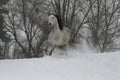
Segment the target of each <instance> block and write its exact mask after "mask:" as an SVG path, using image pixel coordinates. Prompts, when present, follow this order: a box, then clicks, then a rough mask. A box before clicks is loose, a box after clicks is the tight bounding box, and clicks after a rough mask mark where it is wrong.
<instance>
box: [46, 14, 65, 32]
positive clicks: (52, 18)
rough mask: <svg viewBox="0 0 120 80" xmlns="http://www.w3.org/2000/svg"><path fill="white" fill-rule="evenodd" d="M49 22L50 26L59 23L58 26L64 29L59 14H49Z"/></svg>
mask: <svg viewBox="0 0 120 80" xmlns="http://www.w3.org/2000/svg"><path fill="white" fill-rule="evenodd" d="M48 24H49V25H50V26H54V25H55V24H58V27H59V29H60V30H63V25H62V21H61V18H60V17H59V16H58V15H54V14H50V15H49V16H48Z"/></svg>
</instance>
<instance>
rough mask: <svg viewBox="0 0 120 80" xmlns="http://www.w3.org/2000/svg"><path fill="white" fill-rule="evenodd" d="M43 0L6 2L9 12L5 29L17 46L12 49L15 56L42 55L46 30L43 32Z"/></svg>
mask: <svg viewBox="0 0 120 80" xmlns="http://www.w3.org/2000/svg"><path fill="white" fill-rule="evenodd" d="M44 2H45V1H42V0H41V1H39V0H36V1H33V0H21V1H19V2H11V3H9V4H8V9H9V11H10V13H9V14H8V15H7V16H6V29H7V30H8V32H9V33H10V34H11V35H12V38H13V40H14V41H15V46H16V47H17V48H15V51H14V55H15V57H16V56H22V57H23V58H24V57H26V58H31V57H40V56H43V55H44V54H43V48H42V47H43V45H44V42H45V41H46V40H47V39H46V38H47V32H48V31H47V29H46V34H44V33H45V31H44V28H46V27H47V24H46V23H45V18H44V16H45V14H46V12H44V11H45V9H46V8H45V7H46V6H45V5H44ZM44 24H46V25H44ZM43 34H44V35H43ZM16 43H17V44H16ZM21 51H22V52H21ZM20 53H21V54H20Z"/></svg>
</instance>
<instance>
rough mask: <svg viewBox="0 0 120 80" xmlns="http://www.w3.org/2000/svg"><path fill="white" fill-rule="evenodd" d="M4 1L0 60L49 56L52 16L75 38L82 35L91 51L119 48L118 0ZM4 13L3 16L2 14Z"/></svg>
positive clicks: (0, 28) (0, 23)
mask: <svg viewBox="0 0 120 80" xmlns="http://www.w3.org/2000/svg"><path fill="white" fill-rule="evenodd" d="M2 1H3V2H5V1H6V2H5V3H2ZM2 1H0V58H1V59H9V58H12V59H13V58H34V57H42V56H44V55H46V54H48V53H49V48H50V47H49V46H48V43H47V37H48V34H49V32H50V28H49V25H48V24H47V17H48V14H49V13H55V14H57V15H59V17H60V18H61V19H62V23H63V25H65V26H67V27H69V28H70V29H71V32H72V33H73V34H72V38H77V37H78V35H80V38H84V39H85V40H86V41H87V42H88V44H89V46H90V47H94V48H96V49H97V50H98V51H100V52H104V51H106V50H111V49H113V48H118V41H117V40H119V39H120V1H119V0H10V1H8V0H2ZM7 2H8V3H7ZM5 4H6V5H5ZM3 8H4V9H3ZM4 10H5V12H3V13H4V14H3V13H1V11H4ZM6 10H7V11H6ZM84 29H87V30H88V34H87V35H88V36H87V37H84V36H83V35H82V32H81V30H84Z"/></svg>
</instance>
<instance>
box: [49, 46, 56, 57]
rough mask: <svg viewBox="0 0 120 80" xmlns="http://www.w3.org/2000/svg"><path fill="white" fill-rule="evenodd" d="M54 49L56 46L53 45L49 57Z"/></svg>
mask: <svg viewBox="0 0 120 80" xmlns="http://www.w3.org/2000/svg"><path fill="white" fill-rule="evenodd" d="M55 47H56V45H54V46H53V48H52V49H51V51H50V53H49V56H51V55H52V52H53V51H54V49H55Z"/></svg>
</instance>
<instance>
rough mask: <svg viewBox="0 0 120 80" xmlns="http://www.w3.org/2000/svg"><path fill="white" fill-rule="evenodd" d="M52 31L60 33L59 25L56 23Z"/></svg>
mask: <svg viewBox="0 0 120 80" xmlns="http://www.w3.org/2000/svg"><path fill="white" fill-rule="evenodd" d="M53 31H55V32H56V31H57V32H61V30H60V28H59V25H58V23H55V24H54V26H53Z"/></svg>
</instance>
